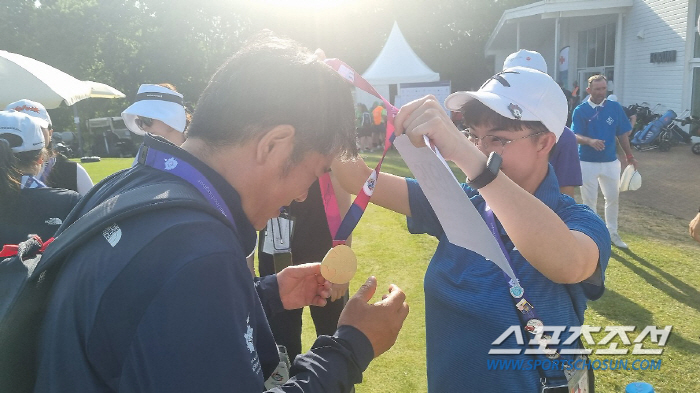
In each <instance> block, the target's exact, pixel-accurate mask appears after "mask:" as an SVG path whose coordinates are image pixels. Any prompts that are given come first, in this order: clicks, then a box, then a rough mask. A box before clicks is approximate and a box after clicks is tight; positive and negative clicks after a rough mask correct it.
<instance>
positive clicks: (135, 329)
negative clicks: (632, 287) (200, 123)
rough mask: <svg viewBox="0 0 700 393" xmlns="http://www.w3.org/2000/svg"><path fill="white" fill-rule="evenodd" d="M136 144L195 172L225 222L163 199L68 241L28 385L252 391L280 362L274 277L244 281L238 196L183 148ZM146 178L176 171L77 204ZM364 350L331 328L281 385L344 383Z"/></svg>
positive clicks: (349, 334)
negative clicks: (223, 208) (227, 215)
mask: <svg viewBox="0 0 700 393" xmlns="http://www.w3.org/2000/svg"><path fill="white" fill-rule="evenodd" d="M144 143H145V144H146V145H148V146H151V147H156V148H158V149H159V150H161V151H164V152H166V153H169V154H172V155H173V157H175V158H176V159H178V160H186V161H187V162H188V163H190V164H192V165H193V166H194V167H196V168H197V169H198V170H199V171H200V172H201V173H202V174H203V175H204V176H206V178H207V179H208V180H209V181H210V182H211V183H212V184H213V186H214V187H215V188H216V190H217V191H218V192H219V193H220V194H221V196H222V198H223V199H224V201H225V203H226V204H227V205H228V207H229V209H230V210H231V213H232V215H233V218H234V221H235V225H236V231H233V230H232V229H231V228H229V227H228V226H226V225H225V224H224V223H222V222H221V221H220V220H219V219H217V218H215V217H212V216H211V215H209V214H208V213H206V212H203V211H195V210H188V209H184V208H171V209H167V210H158V211H152V212H147V213H144V214H141V215H139V216H137V217H131V218H128V219H126V220H123V221H120V222H117V223H116V225H114V226H110V227H109V228H105V230H104V231H102V233H100V234H99V235H96V236H95V237H94V238H93V239H91V240H89V241H88V242H87V243H85V244H84V245H83V246H81V247H79V248H78V249H77V250H76V251H75V252H74V253H73V254H72V255H71V257H70V258H69V260H68V261H67V262H66V265H65V266H64V268H63V270H62V272H61V274H60V276H59V277H58V278H57V280H56V283H55V287H54V289H53V293H52V295H51V301H50V304H49V308H48V311H47V314H46V319H45V323H44V326H43V330H42V333H41V337H40V362H39V373H38V378H37V385H36V389H35V391H36V392H230V391H238V392H261V391H263V390H264V387H263V383H264V381H265V379H266V378H267V377H268V376H269V375H270V374H271V372H272V371H273V370H274V368H275V367H276V366H277V364H278V363H279V357H278V354H277V347H276V345H275V341H274V339H273V337H272V333H271V331H270V327H269V325H268V323H267V318H266V314H270V315H272V314H274V313H276V312H278V311H280V310H281V309H282V303H281V301H280V299H279V289H278V286H277V278H276V276H274V275H273V276H269V277H266V278H264V279H262V280H259V281H258V280H255V281H254V280H253V279H252V278H251V275H250V271H249V270H248V268H247V265H246V260H245V258H246V256H247V255H249V254H250V253H251V252H252V251H253V248H254V245H255V238H256V235H255V230H254V228H253V226H252V225H251V224H250V222H249V221H248V219H247V218H246V216H245V213H244V212H243V209H242V207H241V201H240V197H239V195H238V193H237V192H236V191H235V190H234V189H233V188H232V187H231V186H230V185H229V184H228V183H227V182H226V181H225V180H224V179H223V178H222V177H221V176H220V175H218V174H217V173H216V172H214V171H213V170H212V169H210V168H208V167H207V166H206V165H205V164H204V163H202V162H201V161H199V160H197V159H196V158H195V157H193V156H191V155H190V154H188V153H187V152H185V151H183V150H181V149H179V148H177V147H175V146H174V145H171V144H169V143H167V142H165V140H163V139H156V138H153V137H151V136H147V137H146V139H145V141H144ZM155 182H183V180H181V179H179V178H177V177H175V176H173V175H171V174H168V173H164V172H160V171H158V170H156V169H153V168H149V167H146V166H144V165H136V166H135V167H132V168H131V169H129V170H127V171H125V172H123V173H122V174H120V175H118V176H116V177H114V178H112V179H111V180H110V181H108V182H107V183H104V184H101V185H100V188H99V189H96V190H94V191H93V192H92V193H90V194H89V195H88V196H87V197H86V198H87V199H88V200H86V201H85V202H84V203H81V205H79V207H78V208H80V209H82V211H83V212H86V211H88V210H89V209H90V208H92V207H93V206H95V205H97V204H98V203H100V202H101V201H103V200H105V199H106V198H108V197H111V196H113V195H116V194H120V193H122V192H124V191H126V190H128V189H132V188H135V187H139V186H141V185H145V184H150V183H155ZM372 358H373V351H372V346H371V344H370V343H369V340H367V338H366V337H365V336H364V334H362V333H361V332H359V331H358V330H357V329H355V328H352V327H349V326H344V327H341V328H340V329H339V330H338V331H337V332H336V334H335V335H334V336H332V337H329V336H321V337H319V339H318V340H317V342H316V343H315V344H314V347H313V348H312V350H311V351H310V352H309V353H307V354H305V355H302V356H299V357H298V358H297V359H296V361H295V363H294V365H293V367H292V370H291V374H292V375H293V376H294V377H293V378H292V379H291V380H290V382H289V383H288V384H287V385H285V387H284V388H283V389H281V390H283V391H301V389H303V391H325V390H328V391H330V390H337V391H348V390H349V389H350V387H351V386H352V384H354V383H358V382H360V381H361V375H362V371H364V369H365V368H366V367H367V365H368V364H369V362H370V361H371V359H372ZM330 386H333V388H329V387H330Z"/></svg>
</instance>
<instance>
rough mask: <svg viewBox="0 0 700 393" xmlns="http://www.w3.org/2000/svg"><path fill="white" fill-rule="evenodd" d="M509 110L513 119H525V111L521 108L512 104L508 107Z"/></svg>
mask: <svg viewBox="0 0 700 393" xmlns="http://www.w3.org/2000/svg"><path fill="white" fill-rule="evenodd" d="M508 110H509V111H510V113H511V114H512V115H513V117H515V118H516V119H518V120H520V118H521V117H523V110H522V109H520V107H519V106H518V105H517V104H513V103H512V102H511V103H510V105H508Z"/></svg>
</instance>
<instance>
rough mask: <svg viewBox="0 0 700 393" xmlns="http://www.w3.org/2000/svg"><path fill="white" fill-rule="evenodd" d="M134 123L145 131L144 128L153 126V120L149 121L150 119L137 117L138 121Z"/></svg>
mask: <svg viewBox="0 0 700 393" xmlns="http://www.w3.org/2000/svg"><path fill="white" fill-rule="evenodd" d="M134 123H136V126H137V127H138V128H140V129H142V130H143V126H146V127H150V126H152V125H153V119H149V118H148V117H137V118H136V120H134ZM144 131H145V130H144Z"/></svg>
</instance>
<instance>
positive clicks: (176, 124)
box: [122, 100, 187, 135]
mask: <svg viewBox="0 0 700 393" xmlns="http://www.w3.org/2000/svg"><path fill="white" fill-rule="evenodd" d="M137 116H141V117H148V118H150V119H156V120H160V121H162V122H163V123H165V124H167V125H169V126H170V127H172V128H173V129H175V130H177V131H180V132H184V131H185V126H186V125H187V115H186V114H185V108H184V107H183V106H182V105H179V104H176V103H174V102H166V101H156V100H146V101H137V102H134V103H133V104H131V106H129V107H128V108H126V109H125V110H124V112H122V119H124V124H126V127H127V128H128V129H129V130H130V131H131V132H133V133H134V134H137V135H144V134H145V132H144V131H143V130H142V129H140V128H139V127H138V126H137V125H136V117H137Z"/></svg>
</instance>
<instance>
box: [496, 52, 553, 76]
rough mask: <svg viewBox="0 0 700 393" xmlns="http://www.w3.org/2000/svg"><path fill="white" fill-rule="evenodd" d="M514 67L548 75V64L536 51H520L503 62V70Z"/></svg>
mask: <svg viewBox="0 0 700 393" xmlns="http://www.w3.org/2000/svg"><path fill="white" fill-rule="evenodd" d="M513 67H527V68H532V69H534V70H537V71H541V72H544V73H545V74H546V73H547V62H546V61H545V60H544V57H542V55H541V54H540V52H536V51H534V50H527V49H520V50H519V51H517V52H515V53H511V54H510V55H508V57H506V60H505V61H504V62H503V69H504V70H505V69H506V68H513Z"/></svg>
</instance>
